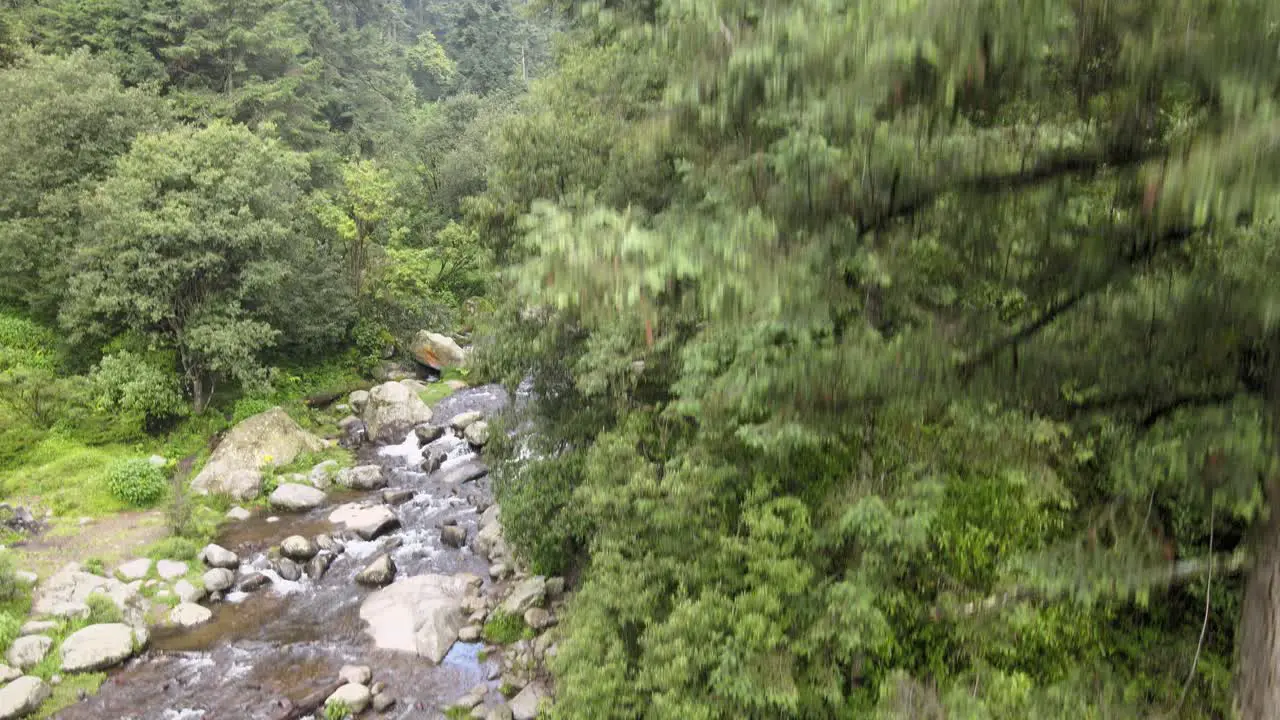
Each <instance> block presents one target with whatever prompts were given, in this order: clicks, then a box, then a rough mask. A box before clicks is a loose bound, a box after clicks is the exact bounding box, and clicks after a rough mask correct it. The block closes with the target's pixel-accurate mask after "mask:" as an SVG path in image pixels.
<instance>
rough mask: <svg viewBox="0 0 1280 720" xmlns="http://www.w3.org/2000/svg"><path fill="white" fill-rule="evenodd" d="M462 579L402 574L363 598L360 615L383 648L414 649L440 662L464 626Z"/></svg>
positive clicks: (463, 586)
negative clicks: (399, 578)
mask: <svg viewBox="0 0 1280 720" xmlns="http://www.w3.org/2000/svg"><path fill="white" fill-rule="evenodd" d="M466 594H467V586H466V584H465V583H463V582H461V581H459V580H458V579H456V578H454V577H451V576H448V575H436V574H429V575H416V576H414V577H410V578H404V579H402V580H400V581H399V582H396V583H394V584H392V585H390V586H388V587H385V588H383V589H381V590H378V591H377V592H374V593H372V594H370V595H369V597H367V598H365V600H364V603H363V604H362V605H361V606H360V619H361V620H364V621H365V622H366V623H368V624H369V628H368V630H369V632H370V634H372V635H373V641H374V644H375V645H377V646H378V647H379V648H382V649H384V650H399V651H403V652H412V653H417V654H418V655H421V656H423V657H425V658H428V659H429V660H431V661H432V662H435V663H439V662H440V661H441V660H443V659H444V656H445V655H446V654H447V653H448V652H449V648H450V647H452V646H453V643H454V641H455V640H457V639H458V631H459V630H461V629H462V626H463V615H462V598H463V597H465V596H466Z"/></svg>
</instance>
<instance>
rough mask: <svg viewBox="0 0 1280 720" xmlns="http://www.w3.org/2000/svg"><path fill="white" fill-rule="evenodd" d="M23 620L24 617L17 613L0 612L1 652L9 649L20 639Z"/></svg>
mask: <svg viewBox="0 0 1280 720" xmlns="http://www.w3.org/2000/svg"><path fill="white" fill-rule="evenodd" d="M22 620H23V618H22V616H21V615H19V614H17V613H15V612H10V611H8V610H6V611H4V612H0V650H5V649H7V648H8V647H9V645H10V644H12V643H13V641H14V640H16V639H17V638H18V631H19V630H20V629H21V628H22Z"/></svg>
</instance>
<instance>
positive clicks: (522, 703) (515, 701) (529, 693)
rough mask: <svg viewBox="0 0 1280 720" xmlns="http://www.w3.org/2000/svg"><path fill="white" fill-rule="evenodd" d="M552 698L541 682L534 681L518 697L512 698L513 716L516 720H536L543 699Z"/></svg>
mask: <svg viewBox="0 0 1280 720" xmlns="http://www.w3.org/2000/svg"><path fill="white" fill-rule="evenodd" d="M550 696H551V694H550V693H549V692H548V691H547V687H546V686H545V685H543V684H542V683H541V682H537V681H534V682H531V683H529V684H528V685H525V686H524V689H523V690H521V691H520V693H519V694H518V695H516V696H515V697H513V698H511V716H512V717H513V718H515V720H534V718H536V717H538V711H539V710H540V709H541V705H542V699H543V698H550Z"/></svg>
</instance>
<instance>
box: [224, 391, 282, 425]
mask: <svg viewBox="0 0 1280 720" xmlns="http://www.w3.org/2000/svg"><path fill="white" fill-rule="evenodd" d="M275 406H276V403H274V402H272V401H271V400H269V399H267V398H263V397H242V398H240V399H239V400H237V401H236V404H235V406H234V407H233V408H232V409H231V422H232V424H234V423H238V422H240V421H241V420H245V419H247V418H251V417H253V416H254V415H257V414H259V413H264V412H266V411H268V410H270V409H271V408H273V407H275Z"/></svg>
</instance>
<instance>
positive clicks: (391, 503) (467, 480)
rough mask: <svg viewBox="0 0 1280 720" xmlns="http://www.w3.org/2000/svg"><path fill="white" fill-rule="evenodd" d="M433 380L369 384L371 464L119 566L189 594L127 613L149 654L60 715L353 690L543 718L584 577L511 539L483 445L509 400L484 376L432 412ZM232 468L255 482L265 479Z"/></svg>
mask: <svg viewBox="0 0 1280 720" xmlns="http://www.w3.org/2000/svg"><path fill="white" fill-rule="evenodd" d="M416 385H417V383H416V382H415V381H412V380H407V381H402V382H396V383H390V382H389V383H384V384H383V385H381V386H378V387H376V388H374V389H373V390H372V391H370V392H369V393H359V394H354V396H353V397H352V398H350V399H349V401H348V402H349V404H350V406H351V407H352V409H353V410H354V411H355V412H356V413H357V414H356V415H353V416H352V417H351V418H348V419H346V420H344V421H343V424H342V432H343V433H344V444H347V445H348V446H349V447H352V448H353V450H354V451H355V452H356V454H357V465H356V467H354V468H350V469H346V470H342V471H341V472H335V468H333V467H328V468H326V467H322V466H317V467H316V468H315V469H314V470H313V471H312V472H310V473H305V474H303V475H301V476H299V477H296V478H289V479H287V482H282V483H281V484H280V485H279V486H278V487H277V488H276V489H275V490H274V491H273V492H272V493H271V503H270V507H269V508H268V509H263V510H258V511H255V512H251V513H249V512H243V511H242V512H236V511H233V512H232V516H233V517H232V518H231V522H230V523H229V525H228V526H227V527H226V529H225V530H224V531H223V533H222V534H221V535H220V537H219V538H218V542H217V544H216V545H213V546H210V547H208V548H206V549H205V551H204V552H203V553H202V554H201V561H202V563H203V565H202V566H201V567H195V568H182V571H183V572H181V573H178V570H179V568H178V567H177V566H176V565H172V564H171V565H167V566H166V567H165V569H164V570H163V571H160V569H159V568H158V567H153V566H148V567H147V568H145V569H143V568H142V567H141V564H142V562H146V561H142V562H139V563H137V564H136V566H135V567H132V568H128V569H127V570H128V571H130V572H133V573H136V574H137V575H138V577H139V579H137V580H133V581H131V583H132V584H131V583H130V582H126V581H125V580H124V579H123V578H122V579H120V580H111V581H108V582H110V583H114V585H112V587H113V588H116V589H115V590H102V591H103V592H112V591H114V592H117V593H125V594H128V593H130V592H131V591H130V590H128V589H127V588H132V589H133V590H132V592H134V593H137V591H138V589H139V588H140V587H141V586H142V584H144V583H147V582H158V583H160V585H154V586H152V587H151V589H150V594H151V595H152V596H154V595H155V594H156V593H157V592H165V593H179V594H181V596H180V597H179V598H175V599H177V600H181V602H180V603H179V604H178V605H176V606H175V607H174V608H173V609H172V610H170V611H168V613H167V614H166V615H164V616H163V617H160V618H157V617H156V613H155V612H150V613H149V614H148V619H149V622H148V620H142V619H140V618H138V617H131V618H129V619H127V620H126V622H125V623H122V624H121V626H122V627H125V628H127V629H129V632H134V631H135V630H136V631H137V632H139V633H141V634H142V635H143V637H134V638H132V639H133V642H132V644H131V646H130V647H129V650H128V652H127V653H126V655H125V657H129V656H133V657H132V659H129V660H127V661H126V662H124V664H123V665H119V664H116V666H115V669H114V670H112V671H111V674H110V676H109V678H108V680H107V682H106V683H105V684H104V685H103V687H102V688H101V690H100V691H99V692H98V693H97V694H96V695H94V696H92V697H89V698H86V699H85V700H83V701H82V702H80V703H78V704H76V705H74V706H72V707H70V708H67V709H66V710H64V711H63V712H61V713H60V714H59V715H58V717H59V718H65V719H67V720H90V719H92V720H100V719H102V718H136V719H138V720H143V719H146V720H151V719H155V720H231V719H235V720H294V719H298V718H305V717H316V718H319V717H322V716H323V709H324V706H325V704H326V703H331V704H333V703H337V702H339V701H341V702H342V703H343V704H344V705H345V707H347V709H349V710H350V711H352V712H357V713H359V714H360V716H361V717H364V716H366V715H367V716H370V717H387V718H437V717H444V716H445V714H446V713H448V714H449V715H450V716H467V717H476V718H526V719H527V718H533V717H534V716H535V715H536V713H537V708H538V705H539V702H540V700H541V699H542V698H543V697H545V696H548V695H549V694H550V685H549V683H548V682H547V679H546V677H545V673H544V672H543V671H542V670H541V663H542V661H543V660H544V659H545V658H546V657H547V656H548V655H551V654H554V653H555V647H556V645H555V626H556V624H557V622H558V619H559V615H560V614H561V612H562V610H563V607H564V604H565V602H566V601H567V599H568V598H567V595H568V593H566V590H565V587H564V581H563V580H561V579H559V578H543V577H531V576H527V575H526V574H525V573H523V572H522V571H521V570H520V568H519V567H517V566H516V564H515V562H514V561H513V558H512V556H511V553H510V552H509V550H508V548H507V547H506V543H505V541H504V540H503V538H502V532H501V524H500V517H501V513H500V510H499V508H498V507H497V506H496V505H493V504H492V495H491V491H490V487H489V481H488V477H487V475H486V469H485V467H484V465H483V462H482V461H481V460H480V457H479V455H478V453H477V450H478V448H479V447H480V446H481V445H483V443H484V442H486V441H487V439H488V426H487V420H486V419H487V418H490V417H492V416H493V415H494V414H496V413H498V412H501V411H502V410H503V409H504V408H506V407H507V406H508V404H509V398H508V397H507V395H506V393H505V392H504V391H503V390H502V389H501V388H499V387H497V386H486V387H480V388H471V389H465V390H461V391H459V392H457V393H455V394H454V395H452V396H450V397H448V398H446V399H445V400H443V401H441V402H440V403H438V404H437V405H436V406H435V407H434V408H430V409H427V408H426V407H425V406H423V407H418V406H419V405H420V404H421V402H420V401H417V395H416V392H415V391H416V390H417V389H419V388H417V387H416ZM392 386H398V387H392ZM402 388H403V389H404V390H409V392H408V393H405V392H402V390H401V389H402ZM415 401H417V402H416V403H415ZM251 420H252V419H251ZM272 420H273V422H274V421H277V420H278V419H272ZM369 421H371V423H370V422H369ZM246 422H249V421H246ZM370 424H372V425H373V426H374V429H375V432H372V433H371V432H369V430H370ZM370 437H377V438H379V439H381V440H383V441H384V444H371V443H370V442H368V440H367V438H370ZM228 472H229V473H231V474H234V473H241V474H240V475H238V476H235V482H234V484H235V486H236V487H237V488H249V487H250V486H251V485H252V484H253V482H254V479H253V478H250V477H247V476H246V475H245V474H244V471H242V470H236V469H230V470H229V471H228ZM218 482H221V480H220V479H218V478H213V477H206V478H205V484H206V485H208V486H216V484H217V483H218ZM238 491H240V490H238ZM245 492H247V491H245ZM122 569H123V568H122ZM77 572H81V574H82V575H83V574H85V573H83V572H82V571H77ZM157 572H167V573H169V574H171V576H172V577H170V578H169V579H163V580H162V579H158V578H156V577H155V576H156V574H157ZM196 573H199V574H200V581H199V582H190V581H188V580H187V579H186V578H187V577H188V576H192V575H194V574H196ZM148 577H149V578H150V579H148V580H144V579H141V578H148ZM103 580H104V581H105V580H106V579H105V578H103ZM83 581H84V579H83V578H79V580H77V582H83ZM180 583H185V585H180ZM188 586H189V587H188ZM201 586H202V587H201ZM120 587H123V588H126V590H119V589H118V588H120ZM59 597H60V598H61V596H59ZM82 600H83V599H81V601H82ZM58 601H59V602H61V601H62V600H61V599H60V600H58ZM51 602H53V601H51ZM68 602H75V599H74V598H73V599H71V600H68ZM142 605H145V603H142ZM140 611H141V612H144V613H146V610H145V609H143V610H140ZM147 625H150V629H149V632H148V630H146V629H145V628H146V626H147ZM486 626H488V632H486ZM100 632H104V633H105V631H100ZM116 634H120V633H119V632H117V633H116ZM486 636H488V638H489V639H491V640H497V641H502V642H505V643H506V644H505V645H498V644H492V643H490V642H487V641H486ZM121 637H123V635H121ZM66 645H67V643H66V642H64V643H63V652H66ZM144 648H145V649H144ZM32 651H33V652H34V648H33V650H32ZM122 659H123V658H115V659H114V661H113V663H119V662H120V660H122ZM99 666H103V667H105V666H107V665H99ZM15 672H16V671H15ZM28 684H30V683H28ZM9 687H14V688H15V693H16V692H17V691H18V690H24V691H31V692H41V690H40V689H39V688H26V687H25V686H22V685H20V684H19V683H18V681H14V682H11V683H10V684H9V686H6V688H4V691H8V690H9ZM0 692H3V691H0ZM16 716H17V715H15V717H16ZM0 717H2V715H0Z"/></svg>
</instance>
